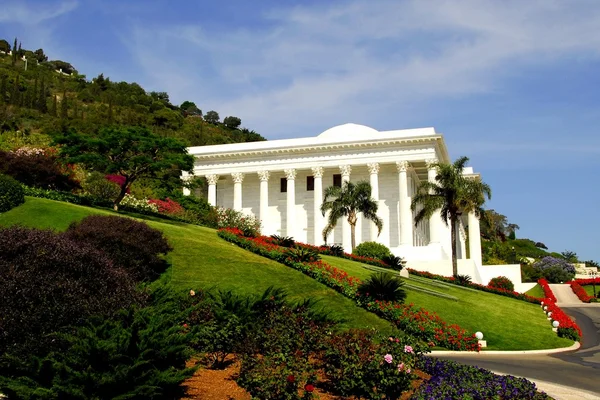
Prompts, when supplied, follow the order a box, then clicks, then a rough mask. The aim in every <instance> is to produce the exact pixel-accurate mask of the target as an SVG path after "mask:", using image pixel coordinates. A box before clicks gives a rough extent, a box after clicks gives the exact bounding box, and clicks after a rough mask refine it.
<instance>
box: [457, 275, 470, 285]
mask: <svg viewBox="0 0 600 400" xmlns="http://www.w3.org/2000/svg"><path fill="white" fill-rule="evenodd" d="M454 281H455V282H456V283H457V284H459V285H462V286H469V284H470V283H471V281H472V278H471V276H469V275H461V274H458V275H456V276H454Z"/></svg>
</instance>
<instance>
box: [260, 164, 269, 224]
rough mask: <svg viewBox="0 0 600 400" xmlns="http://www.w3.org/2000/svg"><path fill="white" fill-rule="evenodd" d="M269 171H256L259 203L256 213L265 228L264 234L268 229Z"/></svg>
mask: <svg viewBox="0 0 600 400" xmlns="http://www.w3.org/2000/svg"><path fill="white" fill-rule="evenodd" d="M269 176H270V173H269V171H258V179H260V200H259V201H260V205H259V208H258V215H259V217H260V221H261V223H262V227H263V229H264V230H265V234H268V231H269V230H270V229H269V225H270V224H269V218H268V215H269Z"/></svg>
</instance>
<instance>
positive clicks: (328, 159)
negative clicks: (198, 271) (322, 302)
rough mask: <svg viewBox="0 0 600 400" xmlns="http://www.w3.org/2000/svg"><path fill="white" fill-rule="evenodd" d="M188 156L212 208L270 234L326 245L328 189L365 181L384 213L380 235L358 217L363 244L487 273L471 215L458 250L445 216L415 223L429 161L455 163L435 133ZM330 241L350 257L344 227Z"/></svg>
mask: <svg viewBox="0 0 600 400" xmlns="http://www.w3.org/2000/svg"><path fill="white" fill-rule="evenodd" d="M188 150H189V153H190V154H192V155H193V156H194V157H195V159H196V161H195V165H194V175H196V176H204V177H206V181H207V184H208V190H207V196H208V201H209V203H210V204H212V205H215V206H220V207H226V208H233V209H235V210H238V211H241V212H244V213H246V214H252V215H255V216H257V217H258V218H259V219H260V220H261V224H262V232H263V234H265V235H271V234H277V235H281V236H291V237H293V238H294V239H295V240H297V241H300V242H305V243H310V244H316V245H321V244H323V243H324V240H323V237H322V231H323V228H324V227H325V225H326V216H323V215H322V214H321V211H320V207H321V204H322V202H323V191H324V190H325V188H327V187H329V186H333V185H337V186H341V185H342V184H343V182H345V181H361V180H365V181H368V182H370V184H371V188H372V197H373V198H374V199H375V200H376V201H377V203H378V205H379V210H378V215H379V216H380V217H381V218H382V219H383V230H382V232H381V234H380V235H377V229H376V227H375V226H374V224H373V223H371V222H370V221H362V220H361V218H360V217H359V221H358V223H357V228H356V243H357V244H358V243H361V242H364V241H377V242H380V243H382V244H384V245H386V246H388V247H389V248H390V249H391V250H392V251H393V252H394V253H395V254H396V255H398V256H401V257H403V258H405V259H406V260H407V261H408V262H409V265H411V264H412V265H414V266H420V267H421V268H420V269H425V270H429V269H431V268H434V265H439V262H443V263H444V264H447V263H448V262H449V260H450V259H451V255H452V251H456V254H457V258H459V259H460V261H461V264H462V265H463V266H466V267H463V269H465V268H466V269H467V270H468V271H471V270H472V269H477V268H478V267H481V242H480V238H479V220H478V219H477V218H476V217H475V216H474V215H464V216H463V218H461V220H460V221H459V224H458V225H459V226H458V227H457V228H458V231H457V232H459V235H458V236H459V238H460V242H459V243H458V244H457V245H456V246H453V245H452V243H451V234H450V228H449V227H448V226H447V224H445V223H444V221H442V219H441V218H440V216H439V215H437V214H436V215H434V216H432V217H431V218H430V219H429V220H428V221H423V222H422V223H420V224H418V225H416V226H415V224H414V215H415V212H413V211H412V210H411V207H410V206H411V201H412V196H413V195H414V194H415V193H416V191H417V187H418V186H419V183H420V182H422V181H423V180H430V181H433V180H435V175H436V171H435V169H434V168H433V163H435V162H438V161H441V162H451V160H450V158H449V156H448V152H447V149H446V145H445V143H444V139H443V136H442V135H441V134H438V133H436V132H435V130H434V129H433V128H421V129H407V130H394V131H381V132H380V131H377V130H375V129H373V128H370V127H366V126H363V125H356V124H344V125H339V126H336V127H333V128H331V129H328V130H326V131H325V132H323V133H321V134H320V135H318V136H316V137H308V138H300V139H284V140H273V141H266V142H251V143H236V144H226V145H215V146H202V147H191V148H189V149H188ZM464 174H465V175H468V176H472V177H477V176H478V174H475V173H474V172H473V170H472V168H466V169H465V171H464ZM186 177H187V176H184V177H183V178H184V179H186ZM465 227H467V229H465ZM467 234H468V236H469V238H470V240H468V243H469V252H468V253H467V251H466V250H467V249H466V242H467ZM326 243H327V244H332V243H338V244H341V245H343V247H344V249H345V250H346V251H347V252H350V251H351V246H350V226H349V224H348V223H347V221H345V220H340V221H338V224H337V226H336V228H335V229H334V231H333V232H332V233H331V234H330V236H329V237H328V238H327V241H326ZM453 247H454V248H453ZM436 263H437V264H436ZM459 268H460V267H459ZM417 269H419V268H417ZM475 272H476V271H475ZM470 274H471V275H473V274H474V272H471V273H470ZM519 281H520V279H519Z"/></svg>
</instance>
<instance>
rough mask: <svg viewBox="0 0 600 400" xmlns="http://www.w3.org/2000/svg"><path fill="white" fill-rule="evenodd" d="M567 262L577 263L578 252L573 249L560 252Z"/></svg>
mask: <svg viewBox="0 0 600 400" xmlns="http://www.w3.org/2000/svg"><path fill="white" fill-rule="evenodd" d="M560 254H561V255H562V256H563V257H564V258H565V260H566V261H567V262H569V263H576V262H577V253H575V252H574V251H571V250H565V251H562V252H561V253H560Z"/></svg>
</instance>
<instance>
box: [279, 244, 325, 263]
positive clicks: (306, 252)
mask: <svg viewBox="0 0 600 400" xmlns="http://www.w3.org/2000/svg"><path fill="white" fill-rule="evenodd" d="M284 254H285V256H286V257H287V258H289V259H291V260H292V261H293V262H299V263H305V262H315V261H319V260H320V259H321V256H320V255H319V253H317V252H316V251H315V250H313V249H309V248H305V247H299V248H297V249H288V250H286V251H285V253H284Z"/></svg>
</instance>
